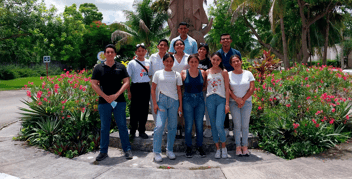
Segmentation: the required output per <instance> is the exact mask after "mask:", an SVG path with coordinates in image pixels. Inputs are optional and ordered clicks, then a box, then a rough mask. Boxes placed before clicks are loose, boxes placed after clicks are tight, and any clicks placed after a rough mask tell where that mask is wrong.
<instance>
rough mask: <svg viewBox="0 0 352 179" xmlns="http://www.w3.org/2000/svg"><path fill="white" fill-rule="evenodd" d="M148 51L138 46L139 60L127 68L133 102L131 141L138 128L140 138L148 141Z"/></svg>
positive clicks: (142, 45)
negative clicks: (146, 125)
mask: <svg viewBox="0 0 352 179" xmlns="http://www.w3.org/2000/svg"><path fill="white" fill-rule="evenodd" d="M146 53H147V49H146V47H145V46H144V44H143V43H142V44H138V45H137V46H136V55H137V58H136V59H134V60H131V61H130V62H129V63H128V66H127V72H128V74H129V75H130V77H131V81H132V84H131V88H127V92H128V98H129V99H130V100H131V108H130V117H131V119H130V125H131V129H130V139H133V138H135V137H136V130H137V128H138V132H139V137H141V138H142V139H148V135H147V134H146V133H145V130H146V129H145V124H146V123H147V120H148V111H149V99H150V85H149V81H150V79H149V74H148V73H149V67H150V61H149V60H147V59H145V58H144V56H145V54H146Z"/></svg>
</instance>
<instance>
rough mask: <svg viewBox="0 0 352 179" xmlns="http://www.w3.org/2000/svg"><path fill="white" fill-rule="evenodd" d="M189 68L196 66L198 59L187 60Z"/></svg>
mask: <svg viewBox="0 0 352 179" xmlns="http://www.w3.org/2000/svg"><path fill="white" fill-rule="evenodd" d="M188 65H189V67H190V68H198V65H199V61H198V59H196V58H191V59H190V60H189V62H188Z"/></svg>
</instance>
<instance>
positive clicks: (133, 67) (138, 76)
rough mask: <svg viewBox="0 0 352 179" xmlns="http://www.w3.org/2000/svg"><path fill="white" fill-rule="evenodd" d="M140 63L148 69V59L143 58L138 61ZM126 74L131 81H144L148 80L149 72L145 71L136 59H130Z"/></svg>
mask: <svg viewBox="0 0 352 179" xmlns="http://www.w3.org/2000/svg"><path fill="white" fill-rule="evenodd" d="M139 62H140V63H141V64H143V65H144V66H145V68H147V70H148V71H149V67H150V61H149V60H147V59H145V60H144V61H139ZM127 72H128V75H129V76H130V77H131V81H132V83H145V82H149V81H150V78H149V74H148V73H149V72H147V71H146V70H145V69H144V68H143V67H142V66H141V65H140V64H139V63H138V62H137V59H135V60H131V61H130V62H129V63H128V65H127Z"/></svg>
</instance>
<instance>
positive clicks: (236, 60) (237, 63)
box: [231, 57, 242, 69]
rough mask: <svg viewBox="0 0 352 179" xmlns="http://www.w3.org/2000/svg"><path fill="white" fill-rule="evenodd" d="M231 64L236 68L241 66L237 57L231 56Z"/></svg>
mask: <svg viewBox="0 0 352 179" xmlns="http://www.w3.org/2000/svg"><path fill="white" fill-rule="evenodd" d="M231 66H232V67H233V68H234V69H238V68H241V66H242V61H241V60H240V59H239V58H237V57H233V58H232V59H231Z"/></svg>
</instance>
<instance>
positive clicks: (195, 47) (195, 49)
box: [192, 41, 198, 54]
mask: <svg viewBox="0 0 352 179" xmlns="http://www.w3.org/2000/svg"><path fill="white" fill-rule="evenodd" d="M193 43H194V45H193V50H192V51H193V52H192V53H193V54H196V53H198V46H197V41H195V42H193Z"/></svg>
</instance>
